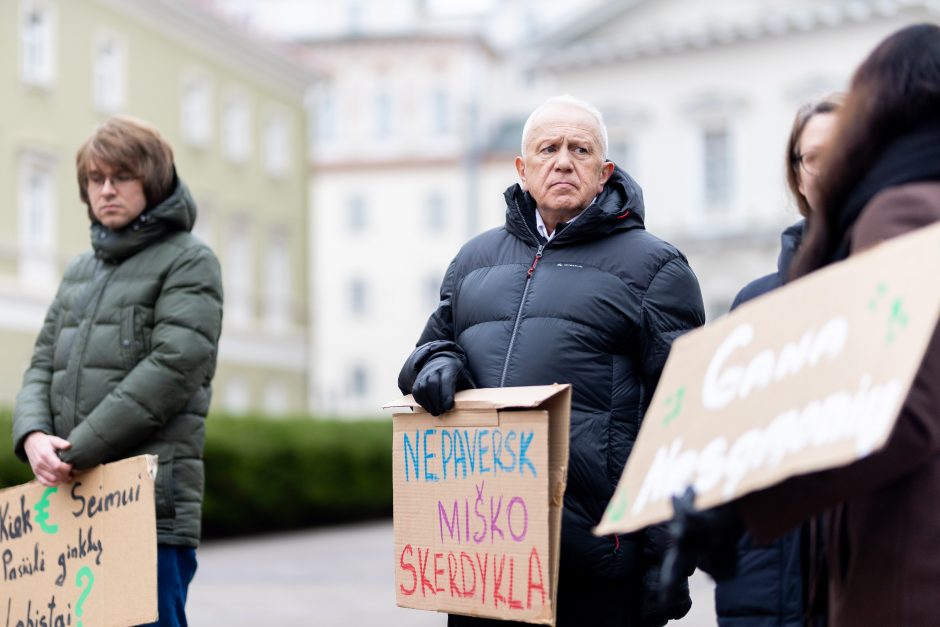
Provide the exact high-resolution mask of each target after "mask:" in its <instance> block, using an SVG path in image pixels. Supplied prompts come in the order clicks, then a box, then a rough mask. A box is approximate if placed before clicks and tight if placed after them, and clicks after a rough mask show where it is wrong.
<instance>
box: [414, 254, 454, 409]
mask: <svg viewBox="0 0 940 627" xmlns="http://www.w3.org/2000/svg"><path fill="white" fill-rule="evenodd" d="M456 267H457V260H456V259H454V260H453V261H451V262H450V266H449V267H448V268H447V272H446V273H445V274H444V280H443V281H442V283H441V299H440V302H439V303H438V304H437V309H435V310H434V313H432V314H431V317H430V318H428V322H427V324H425V325H424V331H422V332H421V337H419V338H418V344H417V346H416V347H415V349H414V350H413V351H412V352H411V355H409V356H408V359H406V360H405V364H404V365H403V366H402V367H401V372H399V373H398V389H399V390H401V393H402V394H410V393H411V388H412V386H413V385H414V382H415V379H416V378H417V376H418V373H419V372H421V368H423V367H424V364H426V363H427V362H428V361H429V360H430V359H431V358H432V357H436V356H437V355H440V354H442V353H450V354H452V355H455V356H457V357H458V358H459V359H460V360H461V361H463V362H464V364H466V361H467V360H466V355H465V354H464V352H463V349H462V348H460V346H458V345H457V342H456V341H455V335H454V315H453V295H454V288H455V276H456Z"/></svg>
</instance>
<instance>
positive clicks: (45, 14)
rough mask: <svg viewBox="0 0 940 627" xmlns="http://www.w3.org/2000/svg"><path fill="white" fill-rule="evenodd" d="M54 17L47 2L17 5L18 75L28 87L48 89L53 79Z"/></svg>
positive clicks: (35, 0) (25, 0)
mask: <svg viewBox="0 0 940 627" xmlns="http://www.w3.org/2000/svg"><path fill="white" fill-rule="evenodd" d="M55 30H56V16H55V13H54V9H53V7H52V5H51V4H50V3H49V2H48V0H23V1H22V2H21V3H20V75H21V77H22V79H23V82H24V83H26V84H27V85H34V86H36V87H49V86H51V85H52V83H53V81H54V80H55V69H56V68H55V58H56V41H55Z"/></svg>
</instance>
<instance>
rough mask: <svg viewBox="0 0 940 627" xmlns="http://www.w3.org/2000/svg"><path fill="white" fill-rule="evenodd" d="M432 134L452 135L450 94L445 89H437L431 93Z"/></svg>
mask: <svg viewBox="0 0 940 627" xmlns="http://www.w3.org/2000/svg"><path fill="white" fill-rule="evenodd" d="M431 132H432V133H434V134H435V135H446V134H448V133H450V94H449V93H448V92H447V90H446V89H444V88H443V87H435V88H434V90H433V91H432V92H431Z"/></svg>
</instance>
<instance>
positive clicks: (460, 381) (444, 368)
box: [411, 352, 474, 416]
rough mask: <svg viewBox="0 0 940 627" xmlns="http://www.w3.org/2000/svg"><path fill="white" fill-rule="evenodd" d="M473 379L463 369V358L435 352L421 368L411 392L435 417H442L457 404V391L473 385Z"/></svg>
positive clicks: (452, 354)
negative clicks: (455, 399) (455, 401)
mask: <svg viewBox="0 0 940 627" xmlns="http://www.w3.org/2000/svg"><path fill="white" fill-rule="evenodd" d="M472 387H474V385H473V380H472V379H471V377H470V373H469V372H467V369H466V368H464V360H463V358H462V357H461V356H459V355H456V354H454V353H449V352H448V353H440V354H438V355H435V356H434V357H432V358H431V359H429V360H428V361H427V362H425V364H424V366H422V367H421V372H419V373H418V376H417V377H416V378H415V382H414V385H413V386H412V387H411V394H412V395H413V396H414V397H415V400H416V401H418V404H419V405H421V407H423V408H424V409H426V410H427V411H428V413H430V414H431V415H432V416H440V415H441V414H443V413H444V412H445V411H449V410H450V409H451V408H453V406H454V393H455V392H457V390H464V389H467V388H472Z"/></svg>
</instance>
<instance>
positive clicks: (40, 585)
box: [0, 455, 157, 627]
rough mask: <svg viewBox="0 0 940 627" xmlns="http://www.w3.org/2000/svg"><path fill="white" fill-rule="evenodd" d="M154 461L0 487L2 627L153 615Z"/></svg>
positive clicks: (113, 624) (107, 624) (104, 623)
mask: <svg viewBox="0 0 940 627" xmlns="http://www.w3.org/2000/svg"><path fill="white" fill-rule="evenodd" d="M155 475H156V458H155V457H153V456H149V455H142V456H139V457H132V458H130V459H125V460H122V461H119V462H115V463H113V464H105V465H103V466H97V467H95V468H93V469H92V470H89V471H88V472H85V473H82V474H80V475H78V476H77V477H76V478H75V480H74V481H73V482H72V483H70V484H67V485H62V486H58V487H55V488H47V487H45V486H43V485H40V484H39V483H38V482H36V481H31V482H29V483H27V484H24V485H21V486H17V487H14V488H8V489H5V490H2V491H0V564H2V568H3V575H2V581H3V584H2V586H0V625H3V627H73V626H76V627H125V626H127V625H138V624H141V623H149V622H153V621H154V620H156V618H157V536H156V533H157V531H156V530H157V526H156V520H155V508H154V476H155Z"/></svg>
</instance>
